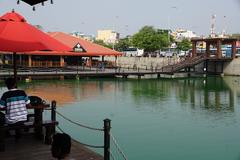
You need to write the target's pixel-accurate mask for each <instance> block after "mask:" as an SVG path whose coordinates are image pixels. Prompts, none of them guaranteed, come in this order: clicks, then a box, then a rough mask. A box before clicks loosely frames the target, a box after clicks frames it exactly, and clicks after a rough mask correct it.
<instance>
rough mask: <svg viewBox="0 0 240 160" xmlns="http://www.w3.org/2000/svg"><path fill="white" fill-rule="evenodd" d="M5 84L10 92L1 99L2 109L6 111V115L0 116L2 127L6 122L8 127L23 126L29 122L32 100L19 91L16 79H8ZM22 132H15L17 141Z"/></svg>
mask: <svg viewBox="0 0 240 160" xmlns="http://www.w3.org/2000/svg"><path fill="white" fill-rule="evenodd" d="M5 84H6V86H7V88H8V91H6V92H4V93H3V95H2V97H1V99H0V109H1V110H5V114H4V113H2V112H1V114H0V119H1V124H0V125H4V122H5V123H6V124H8V125H22V124H23V122H25V121H26V120H27V114H28V113H27V107H28V106H30V100H29V98H28V96H27V94H26V93H25V91H23V90H19V89H17V84H16V81H15V79H14V78H7V79H6V80H5ZM4 119H5V120H4ZM20 131H21V130H20V129H16V130H15V140H18V139H19V138H20V136H21V132H20Z"/></svg>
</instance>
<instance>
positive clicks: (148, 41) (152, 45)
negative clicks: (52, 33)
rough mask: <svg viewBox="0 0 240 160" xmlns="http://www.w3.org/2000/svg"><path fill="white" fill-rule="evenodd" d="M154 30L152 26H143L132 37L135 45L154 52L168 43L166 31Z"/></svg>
mask: <svg viewBox="0 0 240 160" xmlns="http://www.w3.org/2000/svg"><path fill="white" fill-rule="evenodd" d="M161 31H164V30H156V29H155V28H154V27H152V26H145V27H143V28H142V29H140V30H139V32H138V33H136V34H134V35H133V37H132V43H133V45H134V46H135V47H137V48H140V49H144V50H145V51H146V52H154V51H156V50H159V49H162V48H164V47H167V46H168V45H169V40H168V31H167V32H166V31H165V32H161Z"/></svg>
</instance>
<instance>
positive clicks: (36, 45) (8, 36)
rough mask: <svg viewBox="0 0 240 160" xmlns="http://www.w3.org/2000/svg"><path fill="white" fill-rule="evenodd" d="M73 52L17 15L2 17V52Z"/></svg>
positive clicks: (0, 44) (0, 30)
mask: <svg viewBox="0 0 240 160" xmlns="http://www.w3.org/2000/svg"><path fill="white" fill-rule="evenodd" d="M37 50H48V51H71V48H70V47H68V46H66V45H64V44H62V43H61V42H59V41H57V40H56V39H54V38H52V37H51V36H49V35H47V34H46V33H44V32H42V31H40V30H38V29H37V28H36V27H34V26H32V25H30V24H28V23H27V22H26V20H25V19H24V18H23V17H22V16H21V15H19V14H18V13H15V12H14V11H13V12H11V13H6V14H5V15H3V16H2V17H0V51H7V52H25V51H37Z"/></svg>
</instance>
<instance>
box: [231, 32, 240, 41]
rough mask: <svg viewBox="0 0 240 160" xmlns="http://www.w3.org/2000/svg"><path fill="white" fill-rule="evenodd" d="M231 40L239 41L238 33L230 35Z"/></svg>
mask: <svg viewBox="0 0 240 160" xmlns="http://www.w3.org/2000/svg"><path fill="white" fill-rule="evenodd" d="M230 37H231V38H237V39H238V40H240V33H235V34H232V36H230Z"/></svg>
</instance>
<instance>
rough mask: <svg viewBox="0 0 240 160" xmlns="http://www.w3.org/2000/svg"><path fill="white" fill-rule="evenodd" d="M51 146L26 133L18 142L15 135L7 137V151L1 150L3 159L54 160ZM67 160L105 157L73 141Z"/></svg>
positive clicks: (101, 158) (90, 159)
mask: <svg viewBox="0 0 240 160" xmlns="http://www.w3.org/2000/svg"><path fill="white" fill-rule="evenodd" d="M50 149H51V146H50V145H45V144H43V142H42V141H39V140H36V139H35V138H34V136H33V135H32V134H25V135H23V137H22V138H21V139H20V140H19V141H18V142H17V143H16V142H15V140H14V137H10V138H7V140H6V150H5V152H0V159H1V160H54V158H52V155H51V151H50ZM66 159H67V160H103V157H102V156H101V155H99V154H97V153H95V152H93V151H91V150H89V149H87V148H85V147H83V146H82V145H81V144H79V143H77V142H75V141H72V148H71V153H70V155H69V156H68V157H67V158H66Z"/></svg>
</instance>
